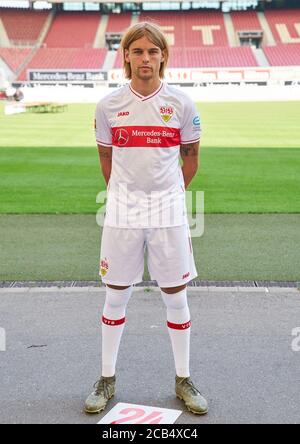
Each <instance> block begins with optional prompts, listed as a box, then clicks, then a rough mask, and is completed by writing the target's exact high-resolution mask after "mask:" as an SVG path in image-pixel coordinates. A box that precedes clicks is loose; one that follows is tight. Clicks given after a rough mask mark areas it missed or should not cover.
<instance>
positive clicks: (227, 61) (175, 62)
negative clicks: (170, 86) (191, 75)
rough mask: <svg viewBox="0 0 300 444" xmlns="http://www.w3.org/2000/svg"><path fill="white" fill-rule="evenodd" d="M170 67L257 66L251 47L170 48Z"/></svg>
mask: <svg viewBox="0 0 300 444" xmlns="http://www.w3.org/2000/svg"><path fill="white" fill-rule="evenodd" d="M168 66H169V67H170V68H180V67H182V68H199V67H200V68H201V67H202V68H212V67H220V68H222V67H238V66H239V67H243V66H257V62H256V59H255V57H254V56H253V53H252V51H251V48H249V47H236V48H223V47H219V48H197V47H196V48H195V47H194V48H186V49H185V51H183V50H182V49H181V48H172V49H171V51H170V61H169V64H168Z"/></svg>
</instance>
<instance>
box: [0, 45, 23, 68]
mask: <svg viewBox="0 0 300 444" xmlns="http://www.w3.org/2000/svg"><path fill="white" fill-rule="evenodd" d="M30 51H31V50H30V49H29V48H0V57H2V59H3V60H4V61H5V63H6V64H7V65H8V67H9V68H10V69H11V70H12V71H13V72H16V71H17V70H18V69H19V67H20V66H21V65H22V63H23V62H24V60H25V59H26V57H28V56H29V54H30Z"/></svg>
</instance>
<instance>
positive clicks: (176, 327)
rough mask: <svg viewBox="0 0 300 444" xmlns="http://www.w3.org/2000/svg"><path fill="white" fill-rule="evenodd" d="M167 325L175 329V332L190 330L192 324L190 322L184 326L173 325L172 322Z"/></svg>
mask: <svg viewBox="0 0 300 444" xmlns="http://www.w3.org/2000/svg"><path fill="white" fill-rule="evenodd" d="M167 325H168V327H169V328H173V329H174V330H186V329H187V328H190V326H191V325H192V322H191V321H188V322H185V323H184V324H173V323H172V322H169V321H167Z"/></svg>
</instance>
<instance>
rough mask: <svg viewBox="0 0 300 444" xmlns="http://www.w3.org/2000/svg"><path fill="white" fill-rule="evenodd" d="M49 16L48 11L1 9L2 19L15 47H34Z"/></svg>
mask: <svg viewBox="0 0 300 444" xmlns="http://www.w3.org/2000/svg"><path fill="white" fill-rule="evenodd" d="M48 15H49V12H48V11H46V12H45V11H29V10H17V9H0V18H1V20H2V23H3V25H4V27H5V30H6V33H7V36H8V38H9V40H10V43H11V44H13V45H14V46H18V45H33V44H34V43H35V42H36V40H37V39H38V37H39V35H40V32H41V30H42V28H43V26H44V24H45V21H46V19H47V17H48Z"/></svg>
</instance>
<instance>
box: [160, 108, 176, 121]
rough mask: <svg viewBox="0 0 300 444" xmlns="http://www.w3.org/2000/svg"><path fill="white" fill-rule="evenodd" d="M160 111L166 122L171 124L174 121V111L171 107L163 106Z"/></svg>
mask: <svg viewBox="0 0 300 444" xmlns="http://www.w3.org/2000/svg"><path fill="white" fill-rule="evenodd" d="M159 111H160V116H161V118H162V119H163V121H164V122H169V120H171V119H172V117H173V113H174V111H173V108H172V107H171V106H161V107H160V108H159Z"/></svg>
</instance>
